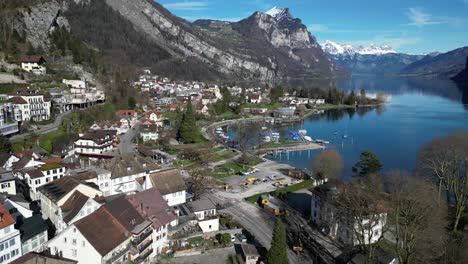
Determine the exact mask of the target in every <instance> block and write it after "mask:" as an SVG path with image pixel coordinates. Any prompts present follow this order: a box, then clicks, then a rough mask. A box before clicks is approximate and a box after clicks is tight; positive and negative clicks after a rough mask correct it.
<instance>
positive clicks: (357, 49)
mask: <svg viewBox="0 0 468 264" xmlns="http://www.w3.org/2000/svg"><path fill="white" fill-rule="evenodd" d="M321 46H322V49H323V51H325V52H326V53H328V54H332V55H355V54H361V55H382V54H389V53H396V51H395V50H393V49H392V48H391V47H390V46H386V45H385V46H375V45H370V46H352V45H347V44H338V43H336V42H333V41H331V40H326V41H325V42H324V43H322V44H321Z"/></svg>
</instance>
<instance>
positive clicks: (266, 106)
mask: <svg viewBox="0 0 468 264" xmlns="http://www.w3.org/2000/svg"><path fill="white" fill-rule="evenodd" d="M283 106H284V103H273V104H251V103H248V104H246V105H245V107H246V108H266V109H268V110H276V109H278V108H280V107H283Z"/></svg>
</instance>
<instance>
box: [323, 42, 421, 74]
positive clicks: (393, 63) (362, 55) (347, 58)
mask: <svg viewBox="0 0 468 264" xmlns="http://www.w3.org/2000/svg"><path fill="white" fill-rule="evenodd" d="M321 46H322V49H323V51H324V52H326V53H327V54H328V55H329V56H330V57H331V58H332V59H333V60H334V61H336V63H338V64H339V65H341V66H342V67H344V68H345V69H347V70H348V71H350V72H352V73H354V74H377V75H382V74H395V73H398V72H400V71H401V70H402V69H404V68H405V67H407V66H408V65H410V64H412V63H414V62H416V61H418V60H420V59H422V58H424V56H423V55H409V54H404V53H397V52H396V51H395V50H393V49H392V48H391V47H389V46H375V45H370V46H352V45H347V44H338V43H335V42H333V41H330V40H327V41H325V42H324V43H322V44H321Z"/></svg>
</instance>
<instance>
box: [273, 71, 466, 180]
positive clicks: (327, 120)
mask: <svg viewBox="0 0 468 264" xmlns="http://www.w3.org/2000/svg"><path fill="white" fill-rule="evenodd" d="M333 85H336V86H338V87H340V88H342V89H344V90H351V89H354V90H359V89H361V88H363V89H366V91H367V93H377V92H384V93H385V94H387V95H390V96H391V99H390V100H389V101H388V102H387V104H386V105H385V106H384V107H382V108H379V109H372V110H369V109H368V110H366V111H364V110H358V111H356V112H354V113H353V111H348V110H329V111H326V112H325V113H323V114H318V115H314V116H311V117H310V118H308V119H306V120H304V122H303V123H295V124H291V125H288V126H281V127H279V128H275V129H276V130H277V132H280V134H281V136H282V138H287V137H288V132H289V131H290V130H298V129H306V130H307V135H308V136H311V137H312V138H313V139H317V138H318V139H324V140H328V141H330V144H329V145H328V146H327V147H328V148H333V149H336V150H337V151H339V152H340V153H341V154H342V156H343V158H344V160H345V175H344V177H349V176H350V175H351V167H352V166H353V165H354V164H355V163H356V161H357V160H358V159H359V155H360V153H362V152H363V151H365V150H370V151H373V152H375V153H376V154H377V156H378V157H379V158H380V160H381V161H382V163H383V165H384V171H389V170H391V169H396V168H397V169H401V170H405V171H409V172H410V171H412V170H413V169H414V166H415V160H416V156H417V153H418V151H419V149H420V148H421V147H422V146H423V145H424V144H426V143H428V142H430V141H431V140H432V139H434V138H435V137H439V136H444V135H446V134H448V133H450V132H453V131H460V130H468V107H467V106H468V105H467V104H468V102H467V93H468V91H465V92H463V91H462V89H459V88H458V87H457V86H456V85H455V84H454V83H452V82H451V81H449V80H415V79H405V78H390V77H359V76H358V77H353V78H352V79H351V80H348V81H346V82H342V83H336V84H333ZM335 131H338V134H337V135H334V132H335ZM343 134H347V135H348V138H346V139H343ZM316 153H318V151H300V152H290V153H289V154H286V153H283V154H281V155H277V156H268V158H271V159H274V160H277V161H280V162H283V163H288V164H291V165H293V166H295V167H298V168H301V169H310V160H311V159H312V158H313V156H314V155H315V154H316Z"/></svg>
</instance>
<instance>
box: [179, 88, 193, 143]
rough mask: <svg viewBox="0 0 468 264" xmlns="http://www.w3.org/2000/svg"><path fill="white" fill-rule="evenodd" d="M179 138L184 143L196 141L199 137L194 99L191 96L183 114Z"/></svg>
mask: <svg viewBox="0 0 468 264" xmlns="http://www.w3.org/2000/svg"><path fill="white" fill-rule="evenodd" d="M178 134H179V138H180V139H182V140H183V141H184V143H194V142H196V141H197V139H198V129H197V125H196V122H195V113H194V111H193V106H192V100H191V98H190V97H189V100H188V102H187V106H186V109H185V113H184V115H183V116H182V121H181V122H180V126H179V132H178Z"/></svg>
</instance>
